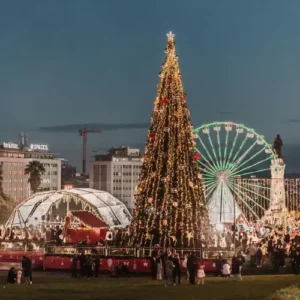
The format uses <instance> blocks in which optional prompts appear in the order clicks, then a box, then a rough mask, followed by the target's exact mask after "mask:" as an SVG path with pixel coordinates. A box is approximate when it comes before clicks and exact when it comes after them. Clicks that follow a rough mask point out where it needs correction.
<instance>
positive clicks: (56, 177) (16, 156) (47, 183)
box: [0, 142, 61, 202]
mask: <svg viewBox="0 0 300 300" xmlns="http://www.w3.org/2000/svg"><path fill="white" fill-rule="evenodd" d="M33 160H37V161H39V162H41V163H42V164H43V165H44V167H45V170H46V172H45V174H44V175H42V183H41V185H40V188H39V189H40V190H41V191H46V190H57V189H61V160H60V159H58V158H56V157H55V155H54V154H51V153H49V152H48V147H47V146H46V145H31V146H30V147H28V148H21V147H20V146H19V145H18V144H15V143H5V142H4V143H3V144H2V145H1V147H0V165H1V167H2V177H3V181H2V185H3V191H4V193H5V194H7V195H8V196H10V197H12V198H13V199H15V200H16V201H17V202H21V201H23V200H25V199H26V198H28V197H29V196H30V195H31V190H30V185H29V183H28V178H29V175H25V168H26V166H27V165H28V163H29V162H30V161H33Z"/></svg>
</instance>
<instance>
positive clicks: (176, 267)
mask: <svg viewBox="0 0 300 300" xmlns="http://www.w3.org/2000/svg"><path fill="white" fill-rule="evenodd" d="M173 264H174V269H173V282H174V284H176V277H177V278H178V284H180V279H181V268H180V259H179V254H178V253H176V254H175V257H174V258H173Z"/></svg>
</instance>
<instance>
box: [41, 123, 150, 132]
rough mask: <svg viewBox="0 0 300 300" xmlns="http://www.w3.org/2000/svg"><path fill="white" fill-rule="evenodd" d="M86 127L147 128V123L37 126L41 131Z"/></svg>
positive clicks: (67, 130)
mask: <svg viewBox="0 0 300 300" xmlns="http://www.w3.org/2000/svg"><path fill="white" fill-rule="evenodd" d="M82 128H87V129H94V130H101V131H111V130H122V129H126V130H129V129H143V128H149V124H148V123H120V124H118V123H111V124H102V123H91V124H69V125H54V126H47V127H39V130H40V131H42V132H75V131H77V130H79V129H82Z"/></svg>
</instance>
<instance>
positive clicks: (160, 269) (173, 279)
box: [151, 251, 205, 286]
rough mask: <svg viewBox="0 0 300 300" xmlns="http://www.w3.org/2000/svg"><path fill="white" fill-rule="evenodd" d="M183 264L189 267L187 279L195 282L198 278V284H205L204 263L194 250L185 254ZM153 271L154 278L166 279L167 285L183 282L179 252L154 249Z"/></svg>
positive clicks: (191, 282) (152, 258)
mask: <svg viewBox="0 0 300 300" xmlns="http://www.w3.org/2000/svg"><path fill="white" fill-rule="evenodd" d="M183 266H184V267H185V268H186V269H187V275H186V279H188V280H189V282H190V284H195V283H196V278H197V283H198V284H201V285H203V284H204V278H205V271H204V264H203V261H202V260H199V259H198V258H197V256H196V254H195V253H194V252H191V253H190V254H187V255H186V256H185V258H184V261H183ZM151 273H152V279H153V280H165V285H166V286H167V285H169V284H173V285H176V284H181V276H182V274H181V265H180V257H179V254H178V253H172V252H169V253H168V252H166V253H164V252H162V251H160V252H159V253H157V251H153V253H152V256H151Z"/></svg>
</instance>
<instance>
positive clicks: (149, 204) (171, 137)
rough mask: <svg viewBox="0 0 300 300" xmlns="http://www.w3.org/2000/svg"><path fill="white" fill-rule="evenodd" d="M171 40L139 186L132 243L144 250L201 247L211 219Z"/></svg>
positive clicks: (137, 188) (161, 77)
mask: <svg viewBox="0 0 300 300" xmlns="http://www.w3.org/2000/svg"><path fill="white" fill-rule="evenodd" d="M167 37H168V43H167V48H166V50H165V52H166V58H165V61H164V63H163V66H162V72H161V73H160V74H159V77H160V82H159V84H158V91H157V98H156V99H155V101H154V111H153V113H152V118H151V127H150V129H149V131H148V140H147V144H146V149H145V154H144V157H143V166H142V169H141V174H140V178H139V185H138V186H137V187H136V203H135V209H134V212H133V220H132V224H131V237H132V243H133V244H139V245H141V246H153V245H156V244H159V245H160V246H162V247H197V246H198V245H199V244H198V243H197V242H199V240H200V238H201V236H203V233H204V227H205V225H206V224H207V220H208V217H207V209H206V205H205V202H204V193H203V188H202V184H201V182H202V181H201V174H200V172H199V166H198V162H197V160H199V159H200V155H199V154H198V153H196V152H195V151H194V146H195V142H194V140H193V136H192V128H193V126H192V125H191V121H190V112H189V110H188V107H187V104H186V94H185V93H184V91H183V86H182V82H181V74H180V69H179V65H178V57H177V56H176V53H175V42H174V34H172V32H170V33H169V34H167Z"/></svg>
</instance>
